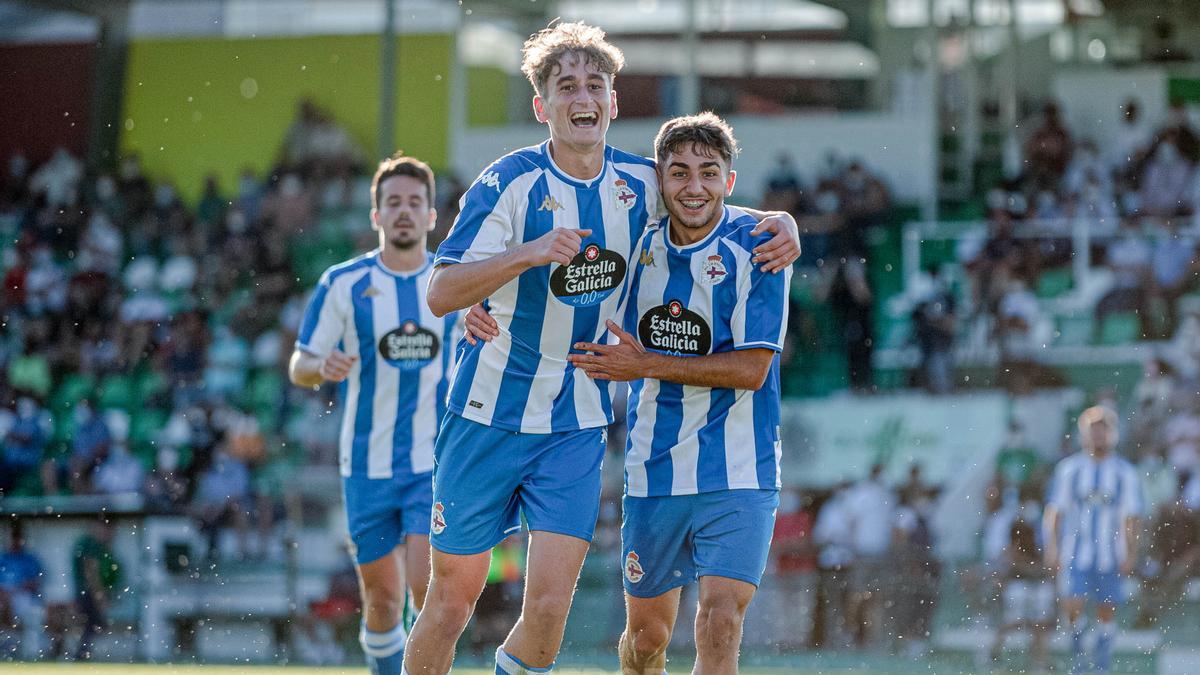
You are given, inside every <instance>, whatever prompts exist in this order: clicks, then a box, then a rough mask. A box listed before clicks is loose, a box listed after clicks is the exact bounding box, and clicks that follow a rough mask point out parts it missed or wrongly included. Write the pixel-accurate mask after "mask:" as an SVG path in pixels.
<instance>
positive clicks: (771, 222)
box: [750, 211, 800, 274]
mask: <svg viewBox="0 0 1200 675" xmlns="http://www.w3.org/2000/svg"><path fill="white" fill-rule="evenodd" d="M763 232H773V233H774V234H775V236H774V237H771V240H770V241H767V242H764V243H762V244H759V245H758V246H755V247H754V258H753V259H752V260H753V262H754V264H756V265H762V271H764V272H771V273H775V274H778V273H779V272H780V271H782V270H785V269H787V268H788V266H789V265H791V264H792V263H794V262H796V260H797V259H798V258H799V257H800V228H799V227H797V226H796V219H795V218H793V217H792V214H790V213H787V212H786V211H772V212H771V215H769V216H767V217H766V218H763V219H762V221H760V222H759V223H758V225H755V226H754V229H753V230H751V231H750V235H751V236H757V235H760V234H762V233H763Z"/></svg>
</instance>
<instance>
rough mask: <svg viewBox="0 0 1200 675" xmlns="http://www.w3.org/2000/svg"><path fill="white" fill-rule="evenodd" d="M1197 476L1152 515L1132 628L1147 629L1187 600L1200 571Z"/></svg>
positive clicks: (1199, 493) (1198, 483) (1198, 490)
mask: <svg viewBox="0 0 1200 675" xmlns="http://www.w3.org/2000/svg"><path fill="white" fill-rule="evenodd" d="M1197 498H1200V476H1197V475H1193V476H1192V477H1191V479H1189V480H1188V483H1187V485H1186V486H1185V487H1184V488H1183V499H1182V500H1171V501H1167V502H1164V503H1162V504H1161V505H1159V506H1158V508H1157V509H1156V510H1155V511H1154V512H1153V513H1154V518H1153V520H1152V521H1151V522H1150V523H1149V527H1148V528H1147V531H1148V532H1149V536H1150V544H1149V545H1148V546H1147V547H1146V561H1145V564H1144V565H1143V566H1142V570H1141V577H1142V584H1141V593H1140V595H1139V602H1138V615H1137V619H1136V620H1135V621H1134V626H1135V627H1138V628H1150V627H1152V626H1155V625H1156V624H1158V622H1159V618H1160V617H1161V616H1162V615H1163V614H1165V613H1167V612H1170V611H1171V610H1173V609H1174V608H1175V607H1176V606H1177V605H1178V604H1179V603H1180V602H1182V601H1183V599H1184V598H1185V597H1187V592H1186V587H1187V583H1188V580H1189V579H1191V578H1192V577H1193V576H1195V575H1196V573H1197V572H1198V571H1200V531H1198V528H1197V525H1198V524H1200V519H1198V518H1197V511H1196V508H1197V507H1200V503H1198V500H1197Z"/></svg>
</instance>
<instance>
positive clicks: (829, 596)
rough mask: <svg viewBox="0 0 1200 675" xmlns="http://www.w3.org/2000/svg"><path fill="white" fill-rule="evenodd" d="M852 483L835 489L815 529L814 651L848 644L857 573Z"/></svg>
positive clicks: (820, 512) (846, 483)
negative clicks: (853, 577) (852, 581)
mask: <svg viewBox="0 0 1200 675" xmlns="http://www.w3.org/2000/svg"><path fill="white" fill-rule="evenodd" d="M849 494H850V483H849V482H844V483H839V484H838V485H837V486H835V487H834V488H833V491H832V492H831V493H830V495H829V497H828V498H826V500H825V503H824V504H822V505H821V509H820V510H819V511H818V512H817V522H816V524H815V525H813V541H814V542H816V544H817V546H818V547H819V552H818V553H817V567H818V576H817V599H816V606H815V607H814V609H813V628H812V636H811V637H810V638H809V645H810V646H811V647H813V648H814V649H817V648H821V647H826V646H829V645H830V644H831V643H832V644H834V645H835V646H839V647H840V646H842V645H843V644H844V640H843V637H847V634H848V633H849V631H850V615H849V610H850V607H851V598H850V577H851V575H852V573H853V569H854V542H853V540H852V538H851V530H850V525H851V521H850V510H849Z"/></svg>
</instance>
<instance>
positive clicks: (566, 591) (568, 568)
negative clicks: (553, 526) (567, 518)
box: [525, 530, 589, 618]
mask: <svg viewBox="0 0 1200 675" xmlns="http://www.w3.org/2000/svg"><path fill="white" fill-rule="evenodd" d="M588 546H589V545H588V542H586V541H584V540H582V539H580V538H578V537H573V536H570V535H565V534H558V533H556V532H542V531H538V530H531V531H530V532H529V554H528V558H527V559H526V562H525V603H526V607H527V608H529V605H530V604H531V603H532V604H535V605H538V606H540V607H543V608H545V609H546V611H550V612H555V613H557V612H559V611H561V613H562V614H563V616H564V618H565V615H566V609H567V608H568V607H570V602H571V597H572V596H573V595H574V593H575V584H576V582H577V581H578V580H579V570H580V568H581V567H583V559H584V557H585V556H587V552H588Z"/></svg>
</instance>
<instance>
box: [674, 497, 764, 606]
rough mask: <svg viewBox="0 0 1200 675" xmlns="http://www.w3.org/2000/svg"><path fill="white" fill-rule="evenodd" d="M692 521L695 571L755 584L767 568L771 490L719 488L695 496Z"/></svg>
mask: <svg viewBox="0 0 1200 675" xmlns="http://www.w3.org/2000/svg"><path fill="white" fill-rule="evenodd" d="M697 497H698V498H699V503H698V505H697V509H696V514H695V516H694V520H693V527H694V528H695V535H694V537H693V539H694V542H693V548H694V551H695V552H694V554H693V556H694V560H695V564H696V573H697V574H698V575H699V576H700V577H701V581H703V578H704V577H708V576H711V577H723V578H725V579H731V580H736V581H742V582H745V583H747V584H751V585H752V586H754V587H757V586H758V584H759V582H760V581H761V580H762V575H763V571H764V570H765V569H766V567H767V557H768V555H769V554H770V550H771V536H772V533H773V532H774V528H775V510H776V509H777V508H778V506H779V493H778V492H777V491H775V490H723V491H720V492H706V493H703V494H700V495H697Z"/></svg>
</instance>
